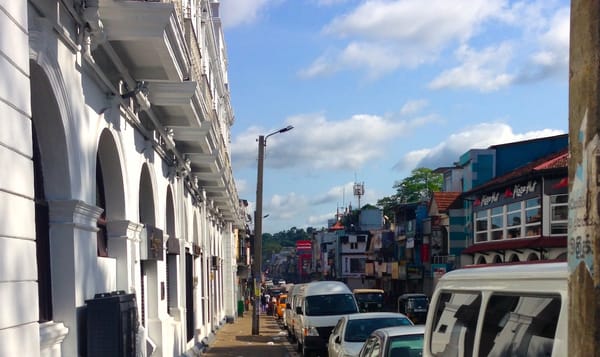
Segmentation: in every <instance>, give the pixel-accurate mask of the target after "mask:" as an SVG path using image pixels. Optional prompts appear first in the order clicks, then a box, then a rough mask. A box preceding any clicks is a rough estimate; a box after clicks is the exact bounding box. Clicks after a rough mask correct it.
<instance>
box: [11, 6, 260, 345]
mask: <svg viewBox="0 0 600 357" xmlns="http://www.w3.org/2000/svg"><path fill="white" fill-rule="evenodd" d="M0 7H1V8H2V11H0V17H1V20H0V28H1V29H2V33H3V34H4V37H5V38H6V39H10V41H4V42H2V44H0V52H2V56H0V62H1V63H2V67H1V68H2V75H3V79H4V80H3V81H2V85H1V86H0V99H1V100H0V111H1V112H2V115H1V116H0V118H1V119H0V123H1V125H2V130H0V143H1V145H0V160H1V162H2V163H3V165H2V167H3V168H5V169H4V170H2V172H1V173H0V213H1V214H0V217H1V218H0V247H2V248H3V249H1V250H0V301H2V307H1V310H0V331H1V333H0V355H1V356H80V355H88V356H92V355H100V354H101V353H104V354H102V355H110V356H117V355H119V354H113V353H111V352H107V351H104V352H102V351H98V350H94V348H96V347H95V346H109V345H111V346H112V345H115V346H117V347H123V346H122V345H120V344H127V348H128V349H127V351H130V352H131V351H132V349H135V353H136V355H141V356H150V355H152V356H182V355H185V354H187V355H193V354H197V353H199V351H200V350H201V349H202V347H203V345H205V344H206V343H209V342H210V340H211V337H212V336H214V334H215V332H216V331H217V330H218V329H219V327H220V326H221V325H222V324H223V323H224V321H226V319H227V317H229V316H236V305H237V304H236V303H237V301H238V299H239V298H240V291H239V290H240V284H239V278H238V276H237V273H238V272H239V271H240V269H239V268H238V265H239V264H240V263H241V265H244V264H246V263H249V261H248V260H247V259H246V261H245V262H242V260H244V258H243V257H242V258H240V255H241V254H242V253H244V252H246V251H247V248H246V247H245V245H244V240H245V239H246V235H247V228H246V227H247V226H246V217H247V214H246V213H245V209H246V207H245V205H244V204H243V200H240V199H239V197H238V193H237V189H236V185H235V182H234V179H233V175H232V169H231V162H230V127H231V126H232V125H233V124H234V114H233V110H232V107H231V103H230V93H229V81H228V77H227V51H226V46H225V40H224V37H223V31H222V29H221V23H220V19H219V1H217V0H155V1H135V0H129V1H121V0H85V1H83V0H28V1H11V2H4V3H3V4H1V5H0ZM246 257H247V255H246ZM103 298H108V299H109V300H111V299H112V298H114V299H112V300H115V301H126V302H127V304H126V305H127V306H128V307H127V309H128V310H122V311H121V313H123V311H125V313H124V314H123V315H122V316H121V315H119V316H116V317H115V316H112V315H111V316H108V315H110V314H108V313H107V314H101V313H100V314H96V313H95V314H90V315H89V316H88V314H87V310H88V307H89V306H92V305H94V306H96V305H95V304H93V303H92V302H94V301H95V300H96V299H103ZM103 301H104V300H103ZM106 301H108V300H106ZM109 310H110V309H109ZM107 311H108V310H107ZM110 311H113V310H110ZM115 311H117V312H116V313H118V311H119V310H118V309H117V310H115ZM111 314H114V312H111ZM103 315H104V316H103ZM92 316H95V317H94V318H102V317H107V318H109V317H110V318H113V320H112V321H122V322H123V324H119V326H121V327H119V328H122V329H123V331H120V332H121V333H118V334H113V335H116V337H114V336H113V335H111V336H113V337H110V336H109V337H107V336H103V335H101V334H94V333H90V326H98V325H96V324H97V323H98V324H99V323H100V322H99V321H94V320H93V319H92ZM88 317H89V319H88ZM121 317H122V318H123V319H122V320H121V319H120V318H121ZM114 318H116V320H114ZM125 322H126V323H125ZM115 328H117V327H115ZM119 336H120V337H119ZM122 336H128V337H127V338H123V337H122ZM132 336H133V337H132ZM98 339H104V340H100V341H99V340H98ZM113 339H116V340H113ZM98 348H101V347H98ZM117 349H118V348H117ZM118 350H123V349H118Z"/></svg>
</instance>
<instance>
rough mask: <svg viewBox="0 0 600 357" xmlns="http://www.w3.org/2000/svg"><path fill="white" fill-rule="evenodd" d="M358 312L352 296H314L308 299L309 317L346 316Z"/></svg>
mask: <svg viewBox="0 0 600 357" xmlns="http://www.w3.org/2000/svg"><path fill="white" fill-rule="evenodd" d="M357 312H358V307H357V306H356V301H355V300H354V296H353V295H352V294H331V295H312V296H307V297H306V311H305V314H306V315H308V316H325V315H344V314H353V313H357Z"/></svg>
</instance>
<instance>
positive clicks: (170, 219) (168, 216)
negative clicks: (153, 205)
mask: <svg viewBox="0 0 600 357" xmlns="http://www.w3.org/2000/svg"><path fill="white" fill-rule="evenodd" d="M165 206H166V212H165V231H166V232H167V234H168V235H169V237H173V238H175V237H176V236H177V235H176V230H175V227H176V222H175V199H174V198H173V189H172V188H171V185H169V186H168V187H167V197H166V202H165Z"/></svg>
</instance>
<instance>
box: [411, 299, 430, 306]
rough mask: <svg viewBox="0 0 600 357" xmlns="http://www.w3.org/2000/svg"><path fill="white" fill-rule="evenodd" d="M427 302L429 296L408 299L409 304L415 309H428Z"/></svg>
mask: <svg viewBox="0 0 600 357" xmlns="http://www.w3.org/2000/svg"><path fill="white" fill-rule="evenodd" d="M427 304H428V302H427V298H413V299H410V300H408V306H409V307H410V308H413V309H426V308H427Z"/></svg>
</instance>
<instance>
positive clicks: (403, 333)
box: [358, 325, 425, 357]
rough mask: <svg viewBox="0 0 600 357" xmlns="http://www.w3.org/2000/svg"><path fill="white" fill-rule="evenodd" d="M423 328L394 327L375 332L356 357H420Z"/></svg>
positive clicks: (419, 326) (422, 326)
mask: <svg viewBox="0 0 600 357" xmlns="http://www.w3.org/2000/svg"><path fill="white" fill-rule="evenodd" d="M424 333H425V326H424V325H418V326H394V327H386V328H382V329H379V330H375V331H373V332H372V333H371V335H370V336H369V337H368V338H367V340H366V341H365V343H364V344H363V346H362V348H361V350H360V352H359V353H358V357H421V356H422V355H423V336H424Z"/></svg>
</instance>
